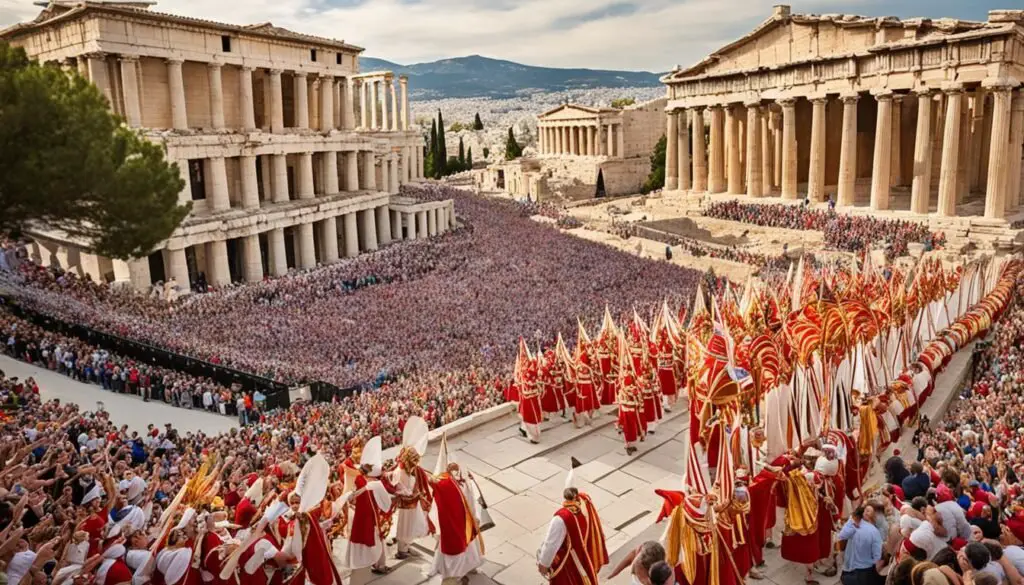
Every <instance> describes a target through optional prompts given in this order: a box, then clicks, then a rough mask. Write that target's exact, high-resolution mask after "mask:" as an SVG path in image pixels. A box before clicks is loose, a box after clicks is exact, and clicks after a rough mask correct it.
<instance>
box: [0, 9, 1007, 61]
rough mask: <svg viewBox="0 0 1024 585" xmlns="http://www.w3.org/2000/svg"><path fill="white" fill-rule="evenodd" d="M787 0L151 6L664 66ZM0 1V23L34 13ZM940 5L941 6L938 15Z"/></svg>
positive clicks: (961, 13) (430, 44) (472, 50)
mask: <svg viewBox="0 0 1024 585" xmlns="http://www.w3.org/2000/svg"><path fill="white" fill-rule="evenodd" d="M778 1H785V0H728V1H722V0H247V1H246V2H238V1H237V0H160V3H159V4H158V5H157V6H156V7H155V9H156V10H159V11H162V12H172V13H177V14H183V15H187V16H194V17H199V18H205V19H210V20H219V21H223V22H230V23H235V24H250V23H255V22H266V21H271V22H273V23H274V24H275V25H278V26H283V27H286V28H290V29H293V30H296V31H300V32H306V33H310V34H316V35H321V36H326V37H331V38H337V39H341V40H344V41H346V42H349V43H353V44H356V45H359V46H362V47H365V48H366V53H365V54H366V55H367V56H373V57H380V58H384V59H387V60H389V61H394V62H398V63H405V64H410V63H416V62H422V61H432V60H435V59H440V58H445V57H458V56H463V55H470V54H481V55H486V56H488V57H496V58H501V59H508V60H511V61H519V62H523V63H528V64H532V65H547V66H552V67H591V68H599V69H627V70H647V71H667V70H668V69H671V67H672V66H673V65H675V64H680V65H684V66H686V65H690V64H693V63H696V62H697V61H699V60H700V59H701V58H703V57H704V56H706V55H707V54H708V53H710V52H712V51H714V50H715V49H717V48H718V47H720V46H722V45H724V44H726V43H729V42H731V41H733V40H735V39H736V38H737V37H739V36H741V35H743V34H745V33H746V32H748V31H750V30H751V29H752V28H754V27H755V26H757V24H759V23H760V22H761V21H762V20H764V19H765V18H767V17H768V16H769V15H770V14H771V5H772V4H774V3H777V2H778ZM1000 2H1003V3H1005V0H974V1H972V2H963V1H962V0H931V1H926V0H801V1H800V2H799V4H798V5H797V6H795V8H794V10H799V11H800V12H817V13H823V12H853V13H859V14H874V15H883V14H894V15H898V16H933V17H938V16H955V17H959V18H978V19H984V18H985V13H986V11H987V10H988V9H990V8H996V7H998V6H997V5H998V4H999V3H1000ZM37 12H38V7H35V6H32V4H31V1H30V0H0V24H2V25H7V24H13V23H14V22H18V21H22V20H27V19H30V18H32V17H34V16H35V14H36V13H37ZM936 12H939V13H936Z"/></svg>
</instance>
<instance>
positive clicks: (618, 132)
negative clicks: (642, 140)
mask: <svg viewBox="0 0 1024 585" xmlns="http://www.w3.org/2000/svg"><path fill="white" fill-rule="evenodd" d="M615 142H616V144H615V147H616V148H617V149H618V154H617V156H618V157H619V158H625V157H626V133H625V132H623V131H622V124H621V123H620V124H619V125H618V127H617V128H616V129H615Z"/></svg>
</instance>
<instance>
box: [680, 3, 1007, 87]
mask: <svg viewBox="0 0 1024 585" xmlns="http://www.w3.org/2000/svg"><path fill="white" fill-rule="evenodd" d="M998 26H999V25H995V24H993V23H985V22H975V21H965V20H956V19H938V20H932V19H925V18H915V19H908V20H900V19H898V18H895V17H891V16H883V17H865V16H856V15H851V14H824V15H814V14H790V12H789V7H788V6H776V7H775V10H774V12H773V14H772V16H771V17H770V18H768V19H767V20H765V21H764V22H762V23H761V24H760V25H758V26H757V27H756V28H755V29H754V30H752V31H751V32H749V33H748V34H746V35H744V36H743V37H740V38H739V39H737V40H736V41H734V42H732V43H730V44H728V45H726V46H724V47H722V48H721V49H718V50H717V51H715V52H713V53H711V54H710V55H708V56H707V57H706V58H704V59H703V60H701V61H700V62H699V63H697V64H695V65H693V66H691V67H689V68H684V69H678V70H674V71H672V72H670V73H669V74H668V75H666V76H665V78H663V80H676V79H686V78H693V77H714V76H718V75H727V74H731V73H737V72H746V71H756V70H759V69H773V68H778V67H782V66H785V65H787V64H791V63H803V62H808V61H816V60H829V59H837V58H845V57H850V56H854V55H862V54H865V53H867V52H869V51H872V50H879V49H882V48H884V47H886V46H893V47H896V46H903V45H906V44H916V43H931V42H935V41H941V40H943V39H944V38H953V37H955V36H957V35H960V34H964V33H973V32H976V31H978V30H980V29H987V28H994V27H998Z"/></svg>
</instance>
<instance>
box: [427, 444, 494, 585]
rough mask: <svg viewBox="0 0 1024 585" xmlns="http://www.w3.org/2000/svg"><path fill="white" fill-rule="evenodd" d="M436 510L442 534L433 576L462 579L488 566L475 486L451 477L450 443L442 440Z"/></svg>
mask: <svg viewBox="0 0 1024 585" xmlns="http://www.w3.org/2000/svg"><path fill="white" fill-rule="evenodd" d="M434 471H435V475H436V476H437V478H438V479H437V483H435V484H434V508H435V510H436V514H437V527H438V530H439V532H440V538H439V539H438V546H437V551H435V552H434V560H433V562H432V563H431V566H430V573H431V574H439V575H441V578H442V579H461V578H462V577H465V576H466V575H468V574H469V572H470V571H473V570H476V569H477V568H479V567H480V566H482V565H483V564H484V544H483V540H482V538H481V536H480V526H479V524H478V522H477V517H476V508H475V507H474V502H475V501H476V494H475V493H474V490H473V488H472V483H471V482H467V481H463V480H461V479H460V478H458V477H455V476H453V475H452V474H451V471H450V470H449V459H448V439H447V437H442V439H441V453H440V454H439V455H438V459H437V467H436V468H435V470H434Z"/></svg>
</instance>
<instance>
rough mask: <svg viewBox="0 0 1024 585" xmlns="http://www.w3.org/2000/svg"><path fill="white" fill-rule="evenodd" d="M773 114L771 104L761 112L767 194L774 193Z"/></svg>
mask: <svg viewBox="0 0 1024 585" xmlns="http://www.w3.org/2000/svg"><path fill="white" fill-rule="evenodd" d="M771 116H772V109H771V106H764V107H763V110H762V112H761V190H762V192H763V193H764V194H765V195H771V194H772V173H773V172H774V171H775V163H774V161H773V160H772V159H773V158H774V157H773V156H772V155H773V154H774V153H773V151H772V128H771Z"/></svg>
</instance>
